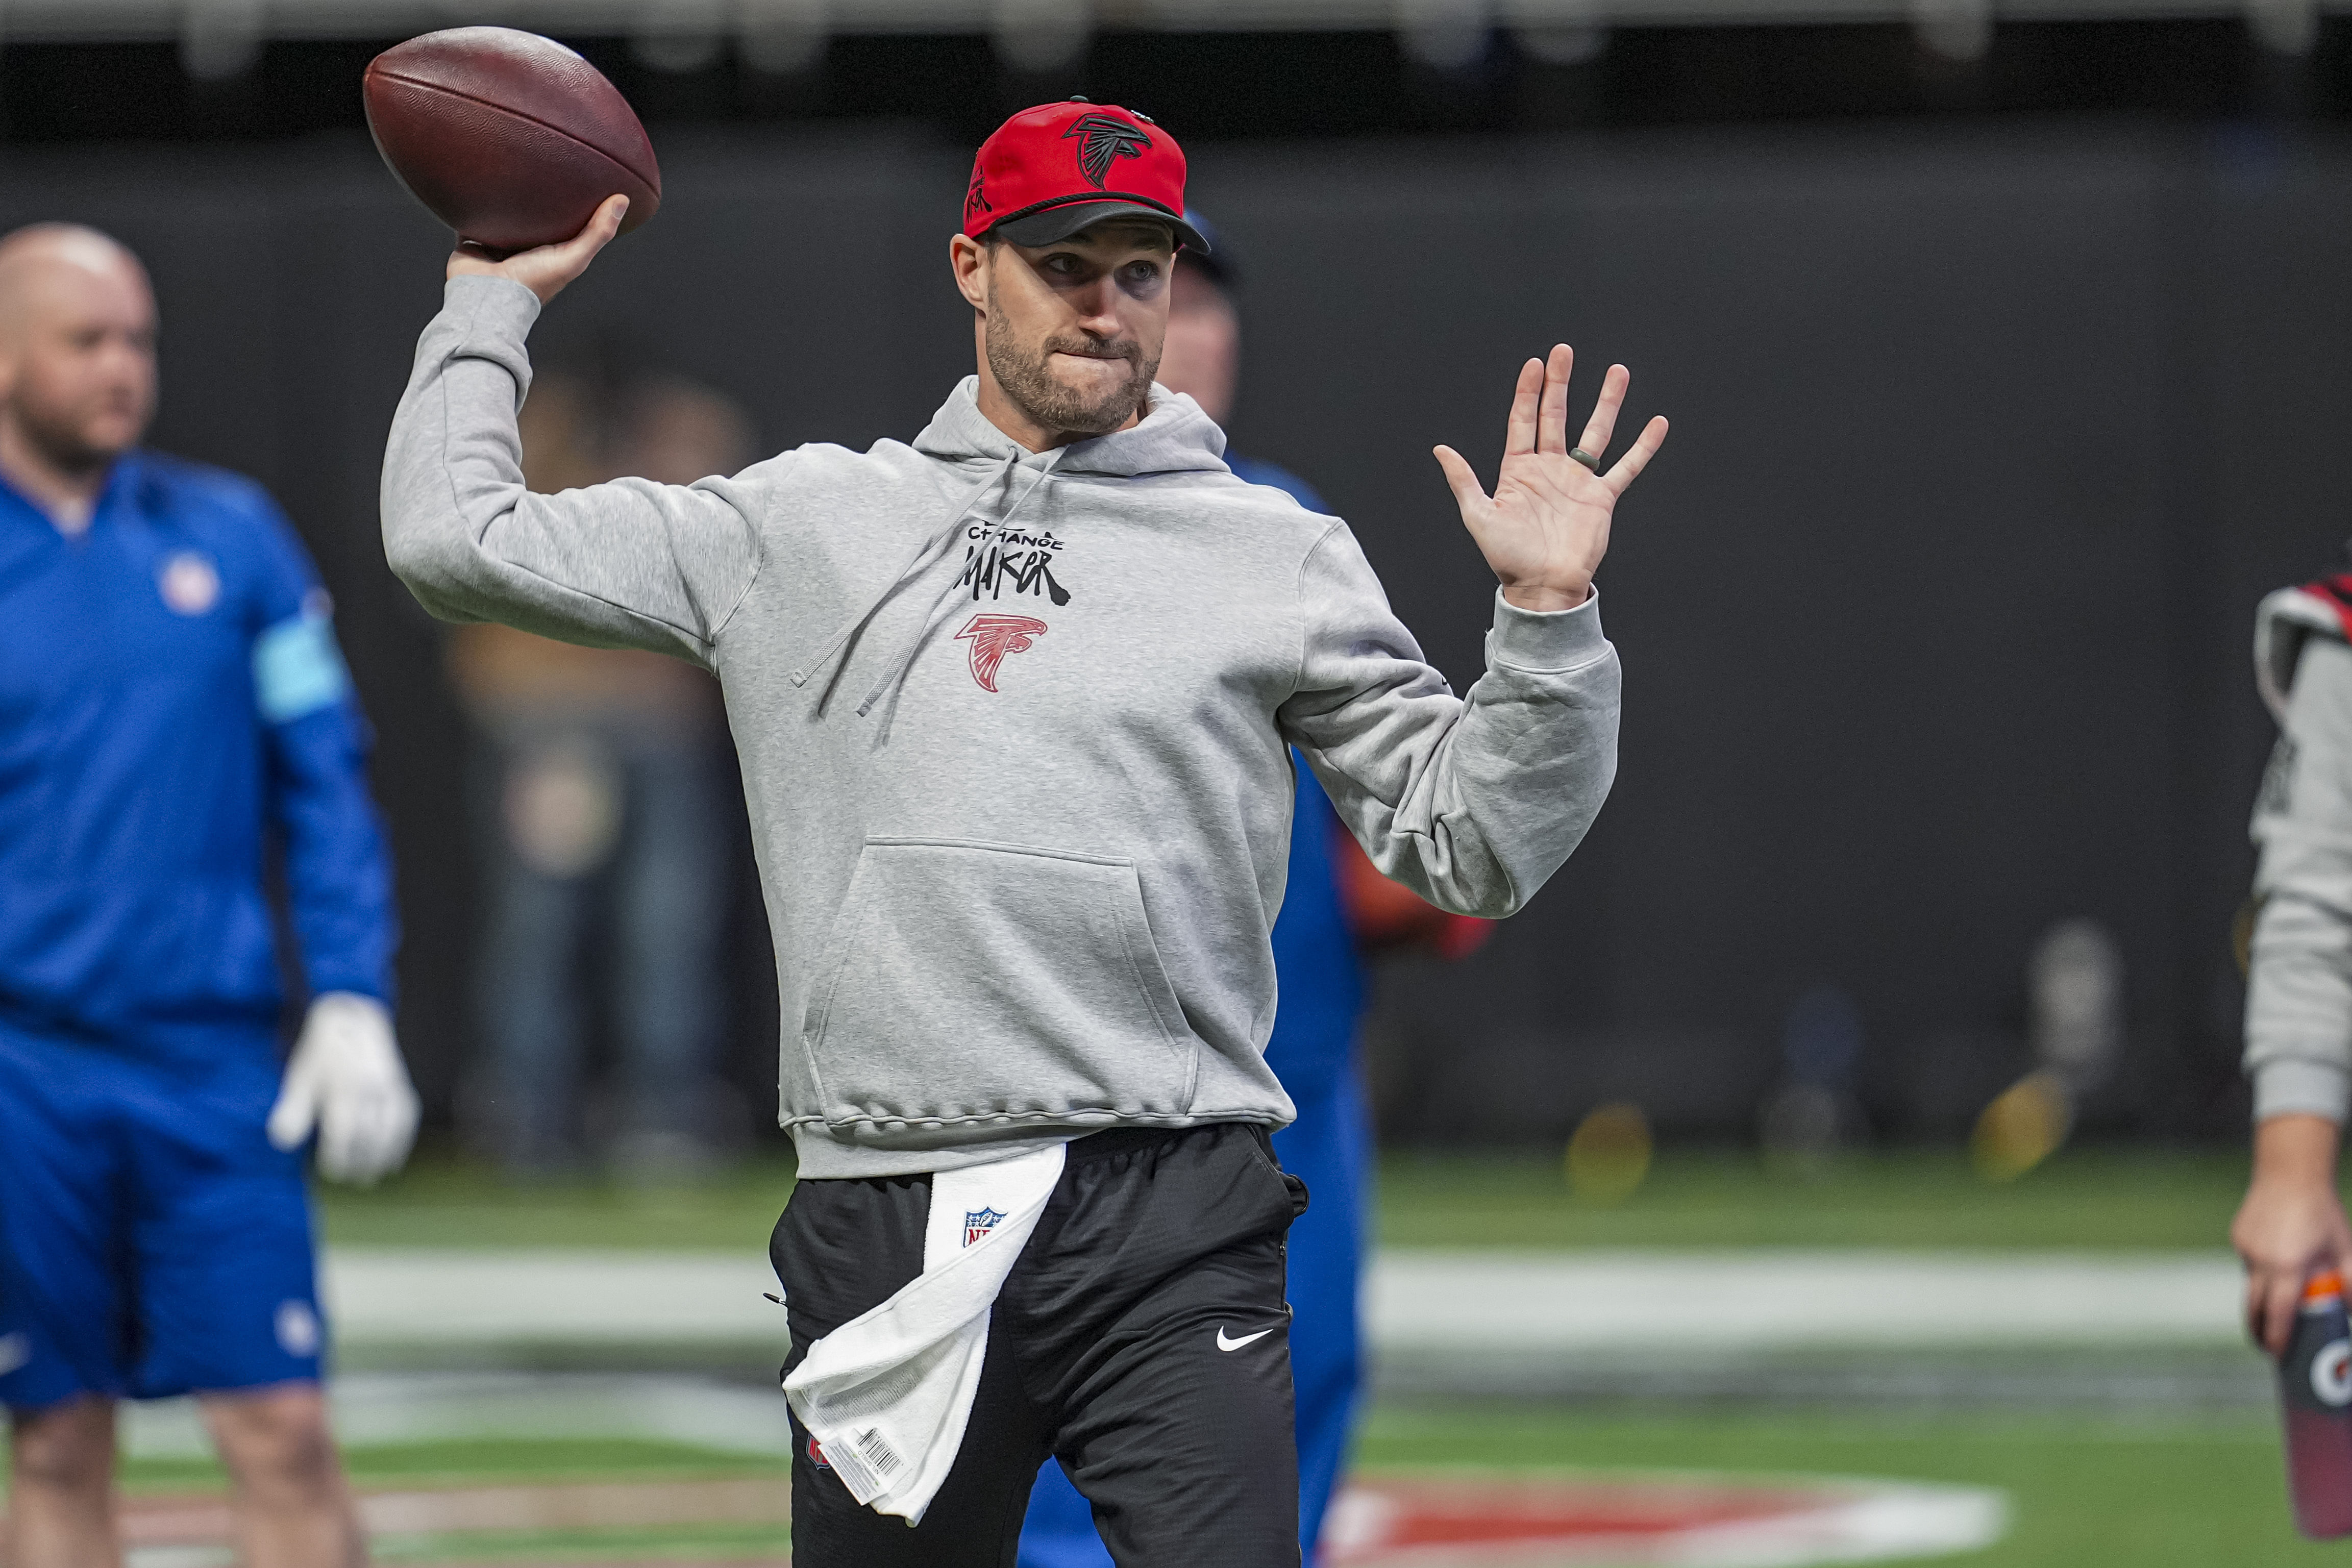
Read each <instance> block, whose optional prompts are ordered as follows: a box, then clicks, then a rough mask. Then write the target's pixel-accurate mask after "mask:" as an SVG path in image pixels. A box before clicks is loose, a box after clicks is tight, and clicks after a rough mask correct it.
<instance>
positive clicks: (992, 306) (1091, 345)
mask: <svg viewBox="0 0 2352 1568" xmlns="http://www.w3.org/2000/svg"><path fill="white" fill-rule="evenodd" d="M1174 263H1175V239H1174V236H1173V235H1171V233H1170V232H1169V229H1168V227H1167V225H1164V224H1155V223H1150V222H1148V221H1142V220H1125V219H1121V220H1114V221H1112V222H1109V223H1103V224H1097V225H1095V226H1094V227H1092V228H1089V229H1085V230H1081V231H1080V232H1079V233H1077V234H1076V235H1072V236H1071V237H1070V238H1068V239H1066V240H1062V241H1060V242H1058V243H1056V244H1054V245H1047V246H1017V245H1014V244H1013V243H1011V242H1010V241H1006V242H1004V243H1002V244H999V245H994V246H987V247H986V250H985V254H984V256H982V258H981V266H980V267H979V268H978V275H977V276H976V277H971V278H969V279H968V280H967V281H966V285H965V292H966V295H967V297H970V296H971V294H973V293H975V292H977V293H978V295H979V298H978V299H976V300H974V303H975V304H978V305H979V306H981V308H982V319H981V322H980V335H981V347H982V352H983V354H984V355H985V356H986V358H987V361H988V368H989V371H990V373H991V374H992V376H993V377H994V378H995V381H996V383H997V385H998V386H999V387H1001V388H1003V391H1004V393H1005V395H1006V396H1007V397H1009V398H1010V399H1012V401H1013V402H1014V403H1015V404H1017V405H1018V406H1019V407H1020V408H1021V410H1022V411H1023V412H1024V413H1026V414H1028V416H1029V417H1030V418H1031V419H1033V420H1034V421H1036V422H1037V423H1038V424H1039V425H1041V426H1043V427H1044V428H1045V429H1047V430H1053V431H1059V432H1066V433H1074V434H1085V435H1100V434H1107V433H1108V432H1110V431H1114V430H1118V429H1120V428H1122V427H1123V426H1125V425H1127V424H1128V423H1130V422H1132V421H1133V420H1134V419H1135V418H1136V417H1137V415H1138V414H1139V413H1141V412H1142V411H1143V406H1144V403H1145V401H1146V400H1147V399H1148V398H1149V397H1150V392H1151V378H1152V375H1153V372H1154V371H1156V370H1157V369H1158V368H1159V365H1160V344H1161V342H1162V340H1164V339H1165V338H1166V337H1167V334H1168V303H1169V273H1170V271H1171V269H1172V268H1173V266H1174ZM974 284H977V285H978V286H979V287H978V288H977V289H975V288H974V287H972V286H973V285H974Z"/></svg>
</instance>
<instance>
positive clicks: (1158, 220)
mask: <svg viewBox="0 0 2352 1568" xmlns="http://www.w3.org/2000/svg"><path fill="white" fill-rule="evenodd" d="M1110 218H1148V219H1150V221H1151V222H1153V223H1155V224H1166V225H1168V226H1169V227H1170V228H1171V229H1172V230H1174V231H1175V234H1176V238H1177V240H1178V241H1179V242H1180V243H1181V244H1182V246H1184V248H1185V249H1187V250H1194V251H1198V252H1200V253H1201V254H1202V256H1206V255H1208V254H1209V242H1208V241H1207V240H1204V239H1202V237H1201V232H1200V231H1199V230H1198V229H1196V228H1194V227H1193V226H1192V225H1191V224H1188V223H1186V222H1185V221H1184V220H1183V219H1181V218H1180V217H1175V216H1172V215H1171V214H1169V213H1168V212H1167V211H1166V210H1165V209H1163V208H1160V207H1153V206H1147V205H1145V204H1143V203H1141V202H1122V201H1119V200H1118V199H1117V198H1115V197H1114V198H1113V199H1111V200H1109V201H1106V202H1070V203H1067V204H1064V205H1062V206H1058V207H1047V208H1046V209H1045V211H1043V212H1039V213H1029V214H1024V215H1023V216H1021V217H1017V218H1008V219H1006V220H1005V221H1004V222H1003V223H1001V224H998V225H996V232H997V233H998V234H1001V235H1003V236H1004V237H1005V238H1006V239H1009V240H1011V241H1012V242H1013V244H1014V245H1033V246H1034V245H1054V244H1057V243H1059V242H1060V241H1062V240H1066V239H1067V238H1069V237H1070V236H1071V235H1074V234H1076V233H1077V232H1078V231H1079V230H1080V229H1084V228H1091V227H1093V226H1094V225H1097V224H1098V223H1102V222H1104V221H1106V220H1107V219H1110Z"/></svg>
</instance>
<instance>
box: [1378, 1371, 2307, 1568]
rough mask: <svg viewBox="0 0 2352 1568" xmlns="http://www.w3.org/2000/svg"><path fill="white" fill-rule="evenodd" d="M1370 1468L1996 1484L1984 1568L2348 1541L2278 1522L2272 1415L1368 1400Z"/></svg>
mask: <svg viewBox="0 0 2352 1568" xmlns="http://www.w3.org/2000/svg"><path fill="white" fill-rule="evenodd" d="M1359 1457H1360V1462H1361V1463H1362V1464H1363V1465H1364V1466H1365V1467H1366V1468H1367V1469H1390V1470H1400V1471H1402V1470H1420V1471H1426V1470H1429V1469H1436V1468H1440V1467H1441V1466H1448V1465H1455V1464H1460V1465H1475V1466H1495V1467H1507V1468H1515V1469H1523V1468H1528V1467H1542V1466H1562V1465H1566V1466H1630V1467H1635V1468H1642V1469H1716V1470H1734V1471H1740V1472H1747V1473H1758V1472H1766V1471H1771V1470H1784V1471H1800V1472H1805V1473H1810V1474H1817V1475H1851V1476H1869V1477H1874V1478H1879V1479H1901V1480H1922V1481H1952V1482H1961V1483H1966V1484H1969V1485H1975V1486H1990V1487H1999V1488H2000V1489H2001V1490H2004V1491H2006V1492H2008V1493H2009V1495H2010V1500H2011V1504H2012V1506H2013V1508H2014V1510H2015V1513H2014V1519H2013V1522H2012V1525H2011V1532H2010V1535H2009V1538H2008V1540H2006V1541H2004V1542H2001V1543H2000V1545H1998V1546H1995V1547H1993V1548H1992V1549H1990V1551H1985V1552H1969V1553H1966V1554H1964V1555H1963V1556H1962V1557H1960V1558H1954V1559H1947V1561H1955V1562H1957V1561H1965V1562H1967V1563H1970V1564H1971V1565H1974V1564H1982V1565H1983V1568H2270V1565H2272V1564H2294V1563H2340V1562H2343V1561H2345V1559H2346V1557H2347V1547H2346V1546H2344V1545H2343V1544H2340V1543H2339V1544H2337V1545H2335V1546H2320V1545H2314V1544H2312V1543H2310V1542H2305V1541H2302V1540H2301V1539H2299V1538H2298V1537H2297V1536H2296V1535H2295V1533H2294V1529H2293V1527H2292V1525H2291V1524H2290V1523H2289V1521H2288V1518H2287V1512H2286V1502H2285V1493H2284V1482H2283V1481H2282V1480H2281V1479H2280V1476H2281V1472H2280V1461H2279V1448H2278V1437H2277V1434H2276V1433H2275V1432H2274V1431H2273V1428H2272V1427H2271V1425H2270V1423H2269V1422H2268V1421H2266V1420H2257V1419H2246V1420H2231V1421H2226V1422H2219V1423H2199V1424H2168V1423H2158V1422H2149V1423H2147V1424H2140V1425H2129V1426H2126V1425H2117V1424H2114V1423H2108V1422H2093V1421H2085V1420H2074V1419H2067V1418H2042V1419H2024V1418H2018V1417H2003V1418H1992V1417H1985V1418H1966V1419H1963V1418H1956V1417H1949V1416H1945V1417H1936V1418H1922V1419H1916V1420H1906V1419H1897V1418H1888V1417H1868V1416H1828V1415H1802V1414H1780V1415H1731V1414H1723V1415H1708V1416H1685V1415H1676V1416H1642V1415H1607V1414H1596V1413H1593V1412H1590V1411H1570V1410H1560V1409H1557V1408H1547V1407H1544V1406H1534V1405H1495V1404H1448V1405H1431V1406H1397V1405H1391V1406H1385V1407H1382V1408H1378V1409H1375V1410H1374V1411H1373V1412H1372V1415H1371V1418H1370V1421H1369V1422H1368V1424H1367V1426H1366V1429H1365V1432H1364V1437H1363V1443H1362V1446H1361V1448H1360V1456H1359Z"/></svg>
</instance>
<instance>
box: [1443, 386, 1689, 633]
mask: <svg viewBox="0 0 2352 1568" xmlns="http://www.w3.org/2000/svg"><path fill="white" fill-rule="evenodd" d="M1575 362H1576V356H1575V355H1574V353H1572V352H1571V351H1570V349H1569V346H1568V345H1567V344H1566V343H1561V344H1559V345H1557V346H1556V347H1554V348H1553V350H1552V351H1551V358H1550V360H1549V362H1547V361H1543V360H1529V361H1528V362H1527V363H1526V364H1524V365H1522V366H1521V367H1519V385H1518V391H1517V394H1516V395H1515V396H1514V397H1513V398H1512V399H1511V420H1510V424H1509V426H1508V428H1507V433H1506V434H1505V436H1504V440H1503V467H1502V472H1501V473H1500V474H1498V475H1496V479H1495V493H1494V494H1493V495H1492V496H1489V495H1487V494H1486V490H1485V488H1484V487H1482V486H1480V485H1479V483H1478V476H1477V475H1476V474H1475V473H1474V472H1473V471H1472V469H1471V467H1470V465H1469V464H1468V462H1466V461H1465V459H1464V458H1463V456H1462V455H1461V454H1460V453H1458V452H1456V451H1454V448H1452V447H1451V446H1441V447H1439V448H1438V449H1437V464H1438V466H1439V467H1441V468H1443V469H1444V470H1445V482H1446V483H1447V484H1448V485H1451V486H1453V487H1454V500H1455V501H1456V502H1458V503H1459V504H1460V506H1461V507H1462V521H1463V524H1464V526H1465V527H1466V528H1469V530H1470V537H1471V538H1473V539H1475V540H1476V541H1477V544H1478V549H1479V551H1480V552H1481V553H1482V554H1484V555H1485V556H1486V564H1487V565H1488V566H1490V567H1493V568H1494V569H1495V576H1496V579H1497V580H1500V581H1501V583H1502V585H1503V597H1504V598H1505V599H1507V600H1509V601H1511V602H1512V603H1513V604H1515V605H1517V606H1518V607H1519V608H1520V609H1522V610H1573V609H1575V608H1576V607H1577V606H1578V605H1580V604H1581V603H1583V602H1584V601H1585V599H1586V598H1587V596H1589V595H1590V594H1591V592H1592V574H1593V572H1594V571H1595V570H1598V569H1599V568H1600V565H1601V557H1602V556H1604V555H1606V554H1608V553H1609V518H1610V514H1611V513H1612V511H1614V510H1615V509H1616V506H1617V497H1620V496H1622V495H1623V494H1624V493H1625V488H1626V486H1629V485H1631V484H1633V481H1634V479H1635V478H1636V477H1638V476H1640V474H1641V472H1642V470H1643V468H1645V467H1647V466H1648V465H1649V462H1650V459H1651V458H1652V457H1653V456H1654V455H1656V453H1657V450H1658V448H1659V446H1660V445H1662V444H1664V441H1665V439H1666V422H1665V420H1664V417H1659V418H1655V419H1653V420H1651V421H1650V423H1648V424H1646V425H1644V426H1643V428H1642V434H1641V436H1640V437H1639V438H1638V439H1637V440H1635V441H1634V443H1633V448H1632V449H1631V450H1630V451H1628V452H1627V453H1626V454H1625V455H1624V456H1622V457H1621V458H1619V459H1618V460H1617V465H1616V466H1615V467H1613V468H1611V469H1609V470H1608V471H1607V472H1605V473H1595V472H1594V471H1593V470H1592V469H1591V468H1587V467H1586V466H1585V465H1583V464H1582V463H1580V462H1579V461H1577V460H1576V459H1575V458H1573V457H1570V455H1568V453H1569V445H1568V372H1569V371H1570V367H1572V366H1573V365H1574V364H1575ZM1632 380H1633V375H1632V373H1631V372H1629V371H1627V370H1626V369H1625V367H1624V366H1622V365H1612V366H1610V367H1609V373H1608V375H1606V376H1604V377H1602V378H1601V398H1600V401H1599V402H1595V403H1594V404H1593V405H1592V417H1591V419H1590V420H1587V421H1586V422H1585V425H1584V434H1583V436H1582V437H1581V439H1580V440H1579V441H1578V443H1577V445H1578V446H1579V447H1580V449H1582V450H1583V451H1584V452H1586V453H1589V454H1591V455H1592V457H1593V458H1594V459H1595V460H1596V462H1597V461H1598V459H1599V458H1600V456H1601V454H1602V453H1604V452H1606V451H1608V450H1609V437H1610V434H1612V432H1613V431H1614V430H1615V429H1616V428H1617V410H1618V408H1619V407H1620V406H1621V405H1622V403H1623V402H1624V401H1625V388H1626V385H1627V384H1628V383H1629V382H1632Z"/></svg>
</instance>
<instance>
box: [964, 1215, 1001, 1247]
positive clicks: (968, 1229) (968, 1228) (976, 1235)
mask: <svg viewBox="0 0 2352 1568" xmlns="http://www.w3.org/2000/svg"><path fill="white" fill-rule="evenodd" d="M1003 1223H1004V1216H1003V1215H1001V1214H999V1213H997V1212H996V1210H994V1209H992V1208H968V1209H966V1210H964V1216H963V1244H964V1245H965V1246H967V1247H969V1246H971V1244H972V1243H973V1242H975V1241H977V1240H979V1239H981V1238H982V1237H983V1236H985V1235H987V1234H988V1233H989V1232H990V1231H992V1230H993V1229H995V1228H997V1227H998V1226H999V1225H1002V1224H1003Z"/></svg>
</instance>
